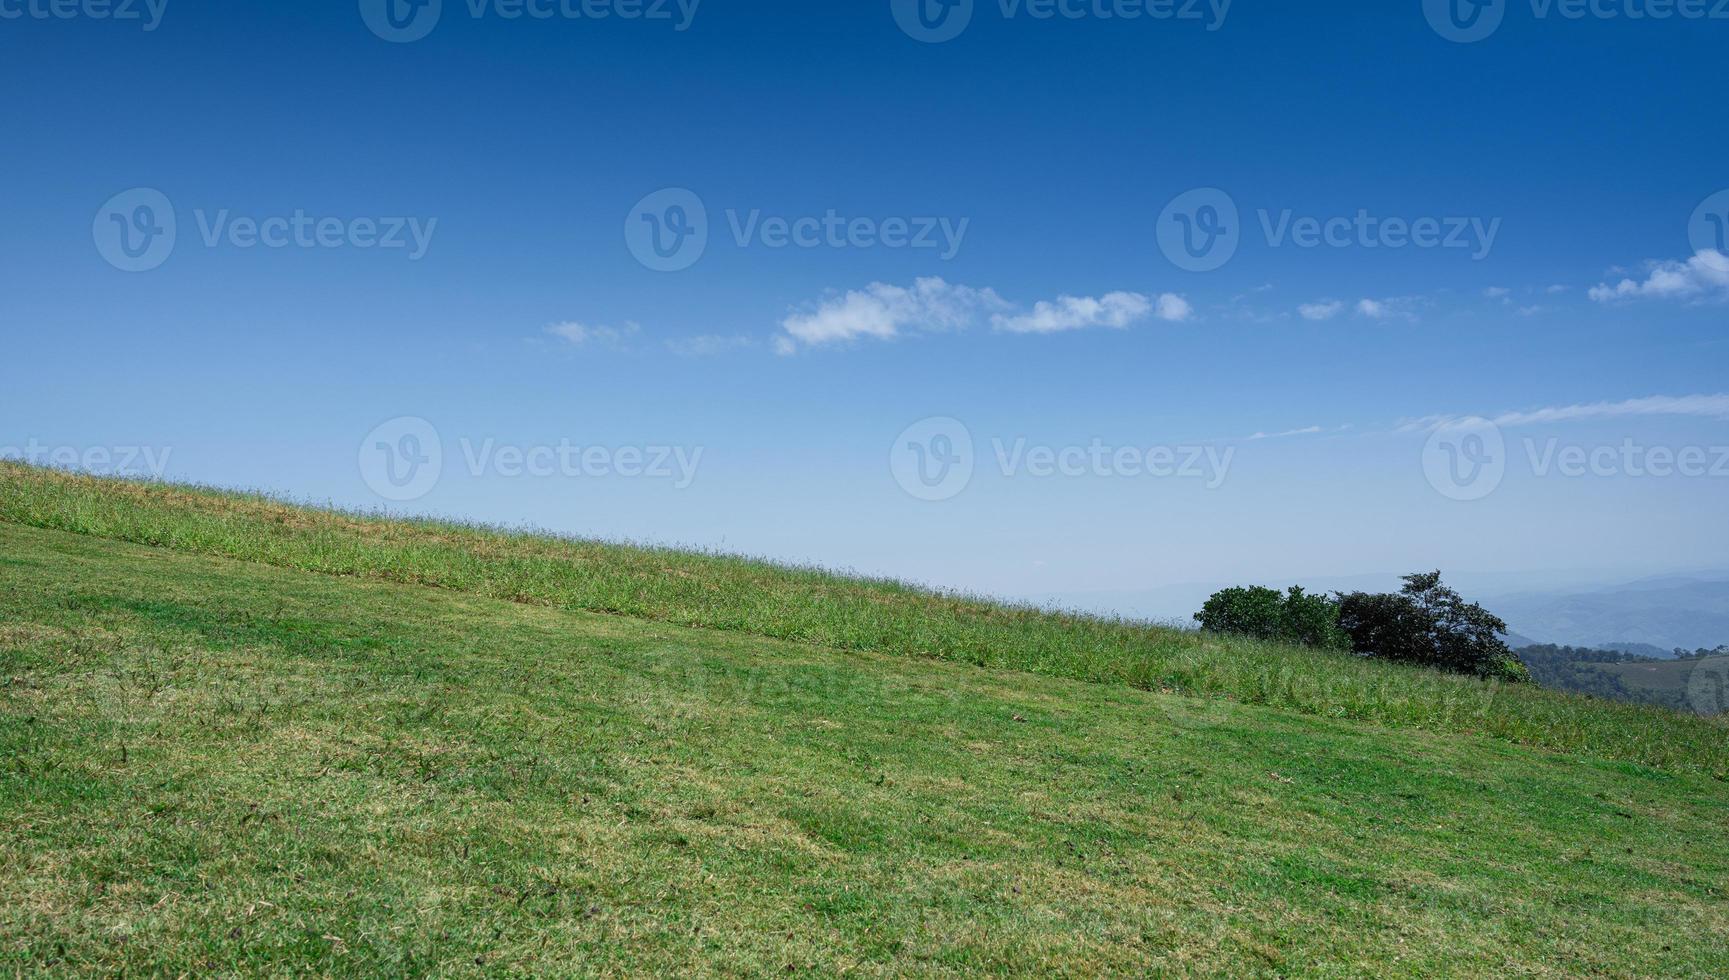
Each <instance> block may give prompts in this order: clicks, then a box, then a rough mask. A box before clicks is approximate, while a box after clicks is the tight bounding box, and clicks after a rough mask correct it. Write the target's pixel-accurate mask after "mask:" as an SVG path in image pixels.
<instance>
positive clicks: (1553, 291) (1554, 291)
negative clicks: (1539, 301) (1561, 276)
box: [1544, 284, 1567, 296]
mask: <svg viewBox="0 0 1729 980" xmlns="http://www.w3.org/2000/svg"><path fill="white" fill-rule="evenodd" d="M1566 291H1567V287H1566V286H1562V285H1559V284H1557V285H1554V286H1550V287H1549V288H1548V289H1546V290H1544V292H1546V293H1548V294H1549V295H1550V296H1559V295H1561V294H1562V293H1564V292H1566Z"/></svg>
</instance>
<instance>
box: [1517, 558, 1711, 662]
mask: <svg viewBox="0 0 1729 980" xmlns="http://www.w3.org/2000/svg"><path fill="white" fill-rule="evenodd" d="M1484 605H1487V606H1489V608H1491V609H1493V610H1494V611H1495V613H1496V614H1497V615H1499V616H1500V617H1501V618H1502V619H1505V620H1506V621H1507V625H1508V626H1509V627H1510V628H1511V629H1512V630H1513V631H1514V632H1516V633H1520V634H1523V635H1525V636H1528V637H1530V638H1532V639H1534V640H1536V641H1537V642H1539V643H1559V644H1564V645H1567V646H1588V647H1596V648H1599V649H1609V648H1611V647H1613V648H1615V649H1627V650H1628V652H1633V653H1646V654H1654V652H1655V651H1652V650H1648V649H1644V648H1643V647H1634V646H1630V645H1632V644H1642V645H1647V646H1650V647H1655V648H1658V649H1660V650H1662V651H1664V652H1668V651H1670V650H1673V649H1675V648H1676V647H1681V648H1683V649H1686V650H1696V649H1698V648H1700V647H1708V648H1710V647H1717V646H1719V645H1721V644H1724V643H1729V576H1726V577H1724V578H1683V577H1679V576H1665V577H1664V578H1663V579H1647V580H1643V581H1640V582H1633V583H1629V584H1627V585H1625V586H1621V587H1619V588H1614V589H1603V590H1599V591H1593V592H1575V593H1565V594H1544V593H1522V594H1517V595H1508V596H1498V597H1495V598H1493V599H1490V600H1486V601H1485V602H1484ZM1624 645H1626V646H1624Z"/></svg>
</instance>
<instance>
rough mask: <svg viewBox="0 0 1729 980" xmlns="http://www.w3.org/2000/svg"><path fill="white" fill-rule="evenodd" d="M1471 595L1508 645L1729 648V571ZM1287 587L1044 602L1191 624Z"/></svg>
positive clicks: (1329, 581)
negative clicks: (1238, 596) (1254, 592)
mask: <svg viewBox="0 0 1729 980" xmlns="http://www.w3.org/2000/svg"><path fill="white" fill-rule="evenodd" d="M1447 581H1448V582H1449V583H1450V584H1455V585H1456V587H1457V588H1458V589H1459V590H1460V591H1461V592H1463V593H1464V594H1465V595H1466V597H1467V598H1470V599H1473V600H1476V601H1479V602H1481V603H1482V604H1483V605H1485V606H1487V607H1488V608H1489V609H1490V610H1491V611H1492V612H1494V613H1495V614H1496V615H1498V616H1500V617H1501V618H1502V619H1505V620H1506V621H1507V625H1508V627H1509V629H1510V631H1511V634H1512V635H1510V636H1509V637H1508V644H1509V645H1510V646H1512V647H1514V648H1515V649H1517V648H1518V647H1521V646H1528V645H1531V644H1533V643H1555V644H1561V645H1565V646H1578V647H1591V648H1594V649H1619V650H1624V651H1625V652H1628V653H1638V654H1642V655H1645V656H1667V655H1668V654H1669V653H1670V652H1671V651H1673V650H1674V649H1675V648H1676V647H1681V648H1683V649H1686V650H1696V649H1698V648H1700V647H1707V648H1715V647H1717V646H1720V645H1722V644H1725V643H1729V570H1724V571H1709V572H1697V573H1690V574H1680V575H1660V576H1652V577H1648V578H1642V579H1637V580H1634V581H1630V582H1620V583H1614V584H1598V583H1591V584H1579V583H1575V584H1572V585H1571V586H1562V587H1559V588H1551V589H1542V588H1532V587H1531V586H1530V585H1529V584H1527V583H1525V582H1517V581H1511V580H1509V578H1507V577H1493V576H1472V575H1466V574H1460V575H1457V576H1454V575H1448V576H1447ZM1232 584H1242V585H1267V586H1272V587H1274V588H1283V587H1285V586H1286V585H1289V584H1291V583H1288V582H1274V581H1265V582H1242V583H1192V584H1183V585H1172V586H1166V587H1163V588H1158V589H1145V590H1123V591H1113V592H1085V593H1069V594H1065V595H1060V596H1055V597H1051V598H1049V599H1046V600H1045V601H1047V602H1050V603H1051V604H1054V605H1059V606H1063V607H1067V608H1073V609H1082V610H1087V611H1091V612H1101V613H1107V614H1117V615H1123V616H1130V617H1135V618H1143V619H1154V620H1165V621H1176V622H1180V623H1189V622H1191V620H1190V617H1191V616H1192V615H1193V614H1194V613H1195V611H1196V610H1198V609H1200V608H1201V603H1203V602H1205V601H1206V598H1207V596H1209V595H1211V594H1212V593H1213V592H1215V591H1217V590H1218V589H1221V588H1225V587H1226V586H1227V585H1232ZM1302 584H1303V585H1304V586H1305V587H1307V588H1309V589H1311V590H1313V591H1319V592H1331V591H1352V590H1355V589H1362V590H1365V591H1393V590H1396V589H1397V588H1398V587H1399V576H1397V575H1394V574H1385V575H1361V576H1352V577H1350V578H1325V579H1321V578H1317V579H1314V580H1311V581H1308V582H1305V583H1302Z"/></svg>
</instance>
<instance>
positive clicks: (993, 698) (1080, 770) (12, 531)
mask: <svg viewBox="0 0 1729 980" xmlns="http://www.w3.org/2000/svg"><path fill="white" fill-rule="evenodd" d="M0 758H3V759H4V760H5V765H4V767H3V769H0V895H3V896H4V899H3V900H0V971H4V972H7V973H12V972H19V973H36V972H38V971H51V972H63V973H70V972H85V973H105V974H111V973H116V972H121V971H131V972H146V971H151V972H170V973H181V972H247V973H252V972H280V971H284V970H286V969H287V968H288V967H289V966H291V965H293V966H297V967H299V968H302V969H305V970H308V971H311V972H318V973H336V974H347V975H377V974H379V973H387V974H402V973H420V972H440V973H452V974H460V973H482V972H516V973H534V972H572V971H582V972H591V973H612V974H618V975H643V974H656V973H658V974H667V973H681V974H683V973H734V974H736V973H751V974H760V973H770V972H772V973H776V974H780V975H785V974H787V973H791V972H798V973H804V972H810V973H820V974H823V975H831V974H836V973H853V974H880V973H888V972H895V973H904V972H917V973H926V974H933V975H941V974H952V975H962V974H966V975H971V974H976V973H979V972H990V973H1001V974H1009V973H1025V972H1032V971H1049V972H1067V973H1096V972H1101V971H1113V972H1147V971H1159V972H1173V973H1185V974H1187V973H1213V972H1219V971H1226V972H1230V973H1235V974H1252V973H1260V974H1266V975H1273V974H1284V975H1289V974H1312V973H1326V974H1330V975H1410V976H1417V975H1434V974H1437V973H1450V974H1457V973H1480V974H1495V975H1507V974H1512V973H1519V974H1536V975H1542V974H1549V975H1579V974H1618V975H1635V974H1644V975H1664V976H1688V975H1694V976H1706V975H1723V974H1724V973H1725V971H1729V952H1726V951H1729V903H1725V897H1726V894H1729V791H1726V787H1725V784H1724V783H1722V782H1720V781H1718V780H1716V779H1713V778H1711V777H1709V776H1707V775H1704V774H1702V773H1699V772H1695V771H1691V769H1690V768H1689V767H1686V766H1682V767H1677V769H1676V770H1675V771H1663V770H1658V769H1654V768H1650V767H1646V766H1641V765H1636V764H1632V763H1627V762H1610V761H1604V760H1601V759H1594V758H1591V757H1587V756H1575V755H1563V754H1558V753H1554V752H1549V751H1544V750H1539V749H1533V748H1528V747H1524V746H1518V745H1514V744H1511V743H1509V742H1507V741H1505V740H1500V739H1494V738H1489V737H1486V736H1483V735H1445V736H1442V735H1433V734H1427V733H1422V732H1415V731H1405V732H1396V731H1391V730H1388V729H1386V728H1382V727H1379V726H1374V725H1367V724H1361V723H1354V722H1346V721H1341V720H1337V719H1326V718H1317V717H1313V716H1311V715H1305V714H1301V713H1297V712H1293V711H1288V710H1280V709H1274V708H1268V707H1261V706H1249V705H1242V704H1235V703H1230V702H1226V701H1221V700H1209V699H1197V698H1192V697H1184V696H1175V695H1167V694H1160V693H1155V692H1147V691H1142V690H1138V689H1135V688H1133V687H1130V686H1128V685H1123V684H1099V683H1084V682H1079V681H1074V680H1069V679H1062V678H1050V677H1038V676H1034V675H1031V674H1027V673H1021V672H1014V671H1006V670H981V669H978V668H975V667H972V666H968V665H962V664H952V663H944V662H937V661H931V660H918V659H910V658H906V657H901V656H894V655H883V654H878V653H871V652H864V651H837V650H833V649H829V648H824V647H820V646H817V645H814V644H804V643H790V642H785V641H777V640H770V639H765V638H762V637H758V636H754V635H750V634H747V633H743V632H737V631H734V632H726V631H716V630H704V629H690V628H686V627H680V626H674V625H670V624H667V623H657V622H653V621H648V620H643V619H637V618H628V617H620V616H608V615H596V614H592V613H584V612H571V611H566V610H562V609H555V608H550V607H548V606H546V605H544V604H532V603H526V604H525V603H514V602H508V601H503V600H500V599H498V598H493V597H488V596H482V595H478V594H469V593H463V592H456V591H449V590H435V589H427V588H418V587H412V586H404V585H398V584H394V583H389V582H382V581H364V580H356V579H353V578H342V577H334V576H325V575H315V574H308V573H305V572H300V571H294V570H289V569H284V568H274V567H270V566H268V565H264V564H258V563H241V562H236V561H233V560H230V559H226V558H218V557H208V556H204V555H200V554H196V553H191V552H174V551H165V550H161V549H152V548H147V547H143V546H139V545H135V544H130V543H125V542H120V541H114V540H105V539H101V538H95V537H86V536H76V535H71V534H67V533H64V532H61V531H54V530H43V529H37V528H30V527H24V526H20V525H17V524H10V525H8V524H0Z"/></svg>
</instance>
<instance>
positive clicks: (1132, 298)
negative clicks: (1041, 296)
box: [991, 292, 1188, 333]
mask: <svg viewBox="0 0 1729 980" xmlns="http://www.w3.org/2000/svg"><path fill="white" fill-rule="evenodd" d="M1178 302H1182V301H1181V300H1178ZM1183 305H1184V306H1185V307H1187V305H1188V304H1186V303H1185V304H1183ZM1152 308H1153V304H1152V301H1151V300H1148V299H1147V298H1146V297H1145V296H1142V295H1141V294H1140V293H1122V292H1118V293H1106V294H1105V295H1103V296H1101V297H1099V298H1097V299H1094V298H1093V297H1091V296H1059V297H1057V299H1056V300H1055V301H1051V302H1047V301H1044V300H1040V301H1039V302H1037V303H1034V304H1033V308H1032V309H1031V310H1030V311H1028V312H1026V313H1017V314H1013V315H1009V314H1001V313H999V314H997V315H996V316H993V317H991V325H992V326H994V327H996V328H997V329H998V330H1002V331H1006V332H1008V333H1058V332H1061V331H1064V330H1082V329H1085V328H1087V327H1110V328H1112V329H1115V330H1121V329H1122V328H1124V327H1126V326H1128V325H1129V324H1131V323H1134V322H1135V321H1137V320H1140V319H1143V318H1144V317H1146V315H1147V314H1148V313H1150V312H1151V311H1152ZM1187 315H1188V314H1187V312H1186V311H1185V312H1184V313H1183V316H1187ZM1177 319H1182V316H1179V317H1177Z"/></svg>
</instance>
